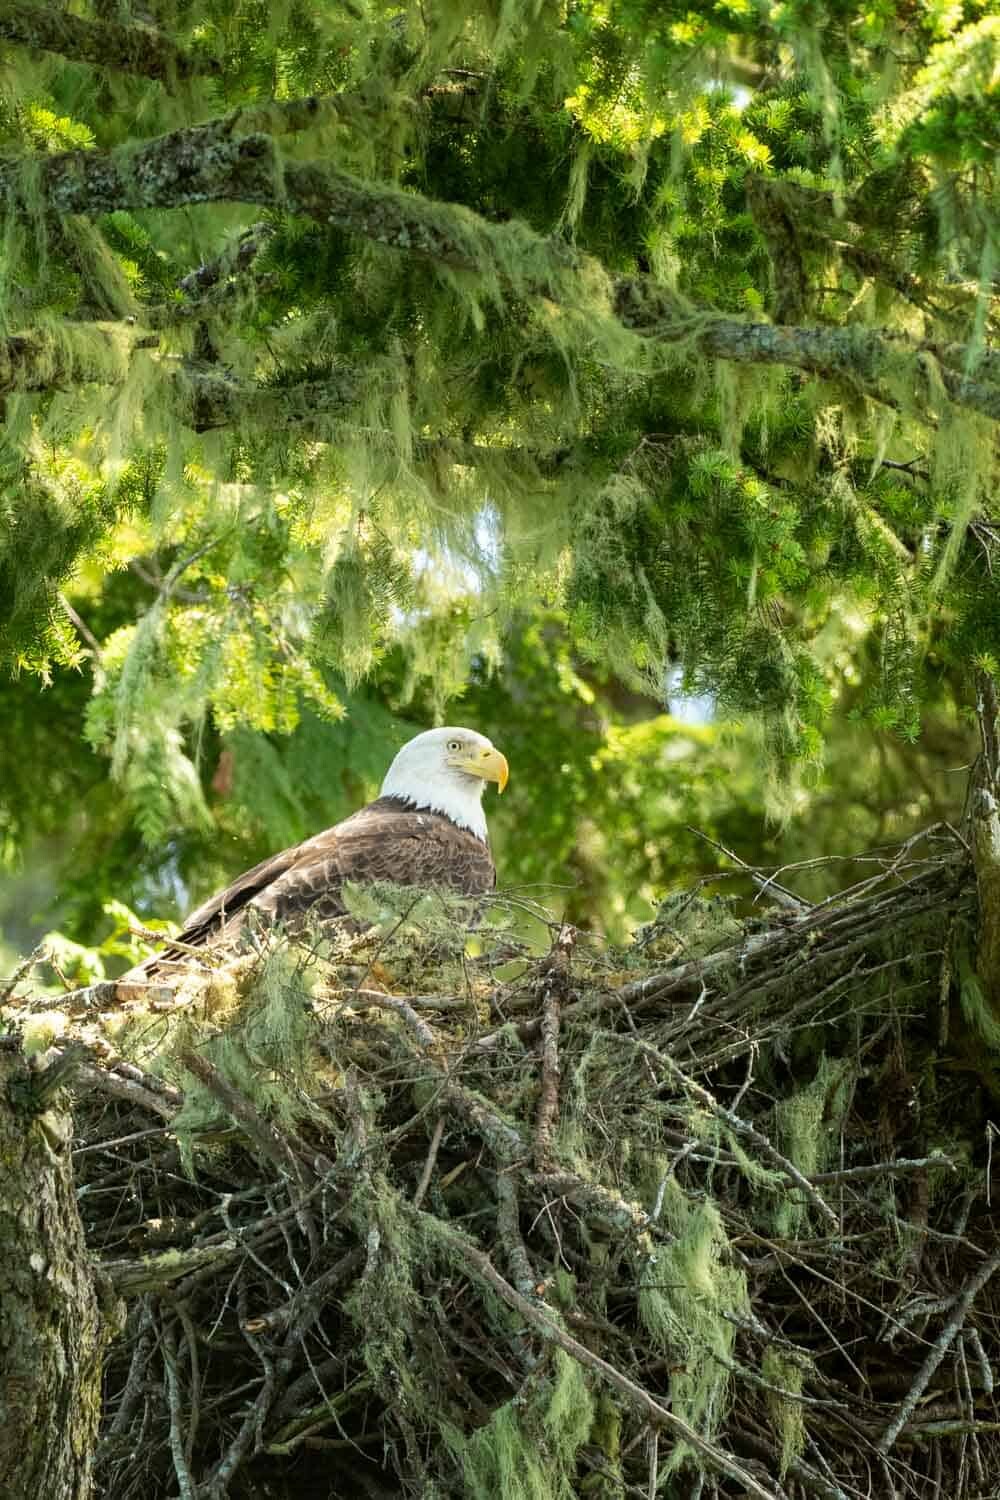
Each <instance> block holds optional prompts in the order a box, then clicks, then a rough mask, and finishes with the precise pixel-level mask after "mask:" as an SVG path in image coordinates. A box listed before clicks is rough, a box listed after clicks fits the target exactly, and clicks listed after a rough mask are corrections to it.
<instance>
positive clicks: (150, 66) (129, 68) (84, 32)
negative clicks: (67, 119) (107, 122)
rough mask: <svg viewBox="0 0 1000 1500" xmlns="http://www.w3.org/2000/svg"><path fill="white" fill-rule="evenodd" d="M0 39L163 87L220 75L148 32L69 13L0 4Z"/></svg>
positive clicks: (205, 61) (206, 61)
mask: <svg viewBox="0 0 1000 1500" xmlns="http://www.w3.org/2000/svg"><path fill="white" fill-rule="evenodd" d="M0 38H2V39H3V40H4V41H7V42H17V43H18V44H19V45H21V46H24V47H32V48H34V49H35V50H37V51H39V52H57V53H58V54H59V55H60V56H61V57H66V58H69V59H70V61H72V62H83V63H92V64H93V65H94V66H95V67H98V68H109V69H113V70H114V71H116V72H118V73H136V74H138V75H140V76H141V77H143V78H158V79H160V80H162V81H163V82H169V81H171V80H173V79H176V78H193V77H195V76H196V75H199V74H201V75H206V74H211V73H218V72H219V71H220V67H219V63H218V61H217V60H216V59H215V58H213V57H208V56H205V55H199V54H198V53H197V52H185V51H183V49H182V48H180V47H178V46H177V44H176V43H175V42H173V41H171V39H170V37H168V36H164V34H163V32H161V31H156V30H154V29H153V27H151V26H137V25H133V26H123V25H121V24H120V23H119V22H116V21H88V20H85V19H84V17H82V16H75V15H72V14H71V12H70V11H68V10H53V9H51V8H50V7H49V6H47V5H30V4H26V3H19V0H4V3H2V4H0Z"/></svg>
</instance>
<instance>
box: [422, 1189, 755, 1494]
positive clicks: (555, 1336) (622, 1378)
mask: <svg viewBox="0 0 1000 1500" xmlns="http://www.w3.org/2000/svg"><path fill="white" fill-rule="evenodd" d="M423 1217H424V1218H425V1219H427V1220H428V1221H429V1222H428V1224H427V1230H428V1233H430V1234H431V1235H433V1236H434V1237H436V1238H438V1239H444V1240H446V1241H447V1242H448V1243H449V1244H450V1246H451V1248H452V1250H453V1251H454V1252H455V1254H456V1257H457V1259H458V1260H460V1262H461V1263H462V1264H463V1265H464V1266H466V1267H470V1268H471V1269H472V1270H473V1271H475V1273H476V1275H477V1276H478V1277H479V1279H480V1280H481V1281H484V1282H485V1283H486V1285H487V1286H488V1287H490V1288H491V1290H492V1291H494V1292H496V1294H497V1296H498V1297H500V1298H501V1299H502V1300H503V1301H504V1302H506V1303H507V1305H508V1307H512V1308H514V1310H515V1311H516V1312H517V1313H518V1314H519V1315H520V1316H521V1317H522V1318H523V1319H524V1320H525V1322H526V1323H529V1324H530V1325H531V1326H532V1328H535V1329H537V1330H538V1332H539V1333H540V1334H541V1336H542V1337H543V1338H544V1339H547V1340H548V1341H549V1342H550V1343H553V1344H555V1345H557V1346H558V1348H560V1349H562V1350H563V1352H564V1353H566V1354H568V1355H569V1356H570V1358H571V1359H575V1360H576V1362H577V1364H580V1365H582V1366H583V1367H584V1369H585V1370H590V1371H591V1373H592V1374H594V1375H596V1376H597V1377H598V1379H599V1380H602V1381H603V1382H604V1383H605V1385H609V1386H611V1388H612V1389H613V1390H616V1391H618V1392H619V1394H620V1395H622V1396H624V1397H625V1399H626V1400H627V1401H628V1402H629V1404H630V1405H631V1406H633V1407H634V1408H635V1409H636V1410H637V1411H638V1412H640V1413H641V1415H642V1416H643V1417H645V1419H646V1421H647V1422H649V1423H650V1424H651V1425H652V1426H654V1427H658V1428H662V1429H663V1430H664V1431H665V1432H669V1433H672V1434H673V1436H674V1437H675V1438H676V1439H677V1440H678V1441H679V1442H682V1443H686V1444H687V1445H688V1446H689V1447H690V1448H693V1449H694V1451H695V1452H696V1453H698V1454H700V1456H701V1457H702V1458H703V1459H704V1460H705V1462H706V1463H708V1464H710V1465H711V1466H712V1468H713V1469H717V1470H718V1471H719V1472H721V1473H723V1474H728V1476H729V1478H730V1479H734V1480H735V1481H736V1483H737V1484H740V1485H742V1486H743V1488H744V1490H745V1492H746V1494H747V1495H752V1496H754V1500H779V1496H778V1492H777V1491H775V1490H769V1489H765V1488H764V1486H763V1485H762V1484H761V1483H760V1481H759V1480H758V1479H756V1478H755V1477H754V1475H753V1474H752V1473H751V1472H750V1470H749V1469H745V1468H744V1467H743V1465H742V1464H741V1463H739V1462H738V1460H737V1459H735V1458H733V1457H732V1456H731V1455H730V1454H728V1453H726V1452H725V1450H724V1449H722V1448H719V1447H717V1446H716V1445H715V1444H714V1443H711V1442H709V1441H708V1439H707V1438H703V1437H702V1436H701V1434H700V1433H698V1432H696V1431H695V1429H694V1428H693V1427H690V1426H689V1425H688V1424H687V1422H685V1421H683V1420H682V1418H680V1417H678V1416H675V1414H674V1413H673V1412H672V1411H668V1410H667V1408H666V1407H665V1406H661V1404H660V1402H659V1401H657V1400H656V1399H655V1397H653V1396H651V1395H650V1394H649V1392H648V1391H645V1390H643V1388H642V1386H639V1385H636V1383H635V1381H633V1380H630V1379H629V1378H628V1376H627V1375H623V1374H622V1372H621V1371H620V1370H618V1369H616V1368H615V1366H614V1365H611V1364H609V1363H608V1361H607V1360H606V1359H602V1358H601V1357H600V1355H599V1354H594V1353H592V1352H591V1350H590V1349H588V1348H587V1347H586V1346H585V1345H584V1344H581V1343H578V1341H577V1340H576V1339H575V1338H573V1337H572V1335H570V1334H568V1333H566V1332H565V1330H564V1329H562V1328H560V1327H559V1326H558V1324H557V1323H556V1322H555V1321H554V1320H553V1318H552V1315H551V1313H550V1312H549V1310H548V1308H546V1307H544V1305H542V1304H539V1303H537V1302H535V1301H533V1300H532V1299H531V1298H529V1297H524V1296H522V1294H521V1293H520V1292H519V1291H517V1290H516V1288H514V1287H512V1286H511V1284H510V1282H509V1281H507V1280H506V1278H505V1277H503V1276H501V1274H500V1272H499V1271H498V1270H497V1269H496V1267H495V1266H494V1264H493V1262H492V1261H491V1260H490V1258H489V1256H488V1255H486V1254H484V1252H483V1251H482V1250H480V1249H479V1248H478V1247H477V1246H476V1245H474V1244H473V1243H472V1241H471V1240H469V1239H468V1238H467V1237H466V1236H465V1235H464V1234H462V1233H461V1232H460V1231H459V1230H457V1229H453V1228H452V1226H451V1225H450V1224H448V1223H447V1222H446V1221H444V1220H442V1219H433V1220H431V1216H430V1215H429V1214H423Z"/></svg>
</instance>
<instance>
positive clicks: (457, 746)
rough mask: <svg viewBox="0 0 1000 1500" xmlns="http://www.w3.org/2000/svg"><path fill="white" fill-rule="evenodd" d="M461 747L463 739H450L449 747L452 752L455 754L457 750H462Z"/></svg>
mask: <svg viewBox="0 0 1000 1500" xmlns="http://www.w3.org/2000/svg"><path fill="white" fill-rule="evenodd" d="M461 748H462V741H461V740H449V741H448V749H449V750H450V751H451V752H452V754H455V753H456V752H457V751H459V750H461Z"/></svg>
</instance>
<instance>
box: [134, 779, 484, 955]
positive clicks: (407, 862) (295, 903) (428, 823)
mask: <svg viewBox="0 0 1000 1500" xmlns="http://www.w3.org/2000/svg"><path fill="white" fill-rule="evenodd" d="M345 880H353V881H368V880H389V881H394V882H396V883H397V884H402V885H420V886H444V887H446V888H448V889H450V890H454V891H458V892H460V893H461V894H463V895H467V896H474V895H480V894H482V893H484V892H486V891H489V890H492V889H493V886H494V885H495V884H496V870H495V868H494V865H493V859H492V856H491V854H490V851H489V847H488V845H486V844H484V843H483V841H482V839H478V838H477V837H476V836H475V834H473V833H470V832H469V831H468V830H467V829H463V828H459V827H458V826H457V825H456V824H454V823H453V822H452V821H451V819H450V818H446V817H444V816H443V815H442V814H441V813H435V812H427V811H417V810H415V809H413V808H408V807H407V806H406V805H405V804H404V803H401V802H398V801H397V800H396V799H395V798H392V797H380V798H379V799H378V800H377V801H375V802H371V803H369V805H368V806H367V807H363V808H362V809H361V810H360V812H356V813H354V814H353V815H352V816H351V817H349V818H346V819H345V820H344V821H343V822H342V823H337V824H335V825H334V827H333V828H327V829H325V830H324V831H323V832H322V833H317V834H314V835H313V837H312V838H309V839H306V840H305V841H304V843H301V844H296V845H294V846H293V848H291V849H284V850H282V852H281V853H280V854H273V855H271V857H270V858H269V859H264V860H261V862H260V864H259V865H254V867H253V869H252V870H247V871H246V873H245V874H243V875H241V876H240V877H239V878H238V879H237V880H234V881H233V883H232V884H231V885H227V886H226V888H225V890H224V891H219V892H218V894H217V895H215V896H212V897H211V899H210V900H208V901H206V902H205V903H204V904H203V905H202V906H199V907H198V908H197V910H196V911H193V912H192V913H191V915H190V916H189V917H188V919H187V921H186V922H185V924H184V930H183V931H182V932H181V933H179V934H178V937H177V941H178V942H179V943H183V944H185V946H187V947H190V946H195V947H197V946H199V945H200V944H202V943H211V942H212V941H213V940H214V939H216V938H218V937H220V936H221V935H223V934H224V933H225V934H226V935H231V934H233V933H235V932H236V931H237V930H238V928H239V927H240V926H241V925H242V921H243V918H244V916H245V914H246V911H247V909H248V908H251V907H252V908H253V909H254V910H256V911H259V912H261V913H263V914H264V915H265V916H267V917H270V918H271V919H272V920H273V921H279V922H288V923H292V924H294V922H295V920H296V919H297V918H298V919H301V918H303V917H305V916H306V915H308V916H310V917H312V918H314V919H315V920H318V921H321V922H322V921H330V920H332V919H333V918H336V917H341V916H344V915H345V914H346V908H345V906H344V904H343V901H342V900H341V896H340V891H341V888H342V886H343V884H344V881H345ZM182 956H183V949H180V948H174V949H171V947H170V945H169V944H168V945H167V947H166V948H165V949H164V951H163V952H162V953H157V954H154V955H152V957H150V958H148V959H145V960H144V961H143V963H142V964H140V965H138V966H137V968H136V969H134V970H131V971H130V974H131V975H132V976H134V977H148V976H149V974H151V973H153V972H154V971H155V969H156V967H157V965H158V964H159V963H161V962H162V961H163V960H164V959H168V960H169V959H174V958H181V957H182ZM126 977H127V976H126Z"/></svg>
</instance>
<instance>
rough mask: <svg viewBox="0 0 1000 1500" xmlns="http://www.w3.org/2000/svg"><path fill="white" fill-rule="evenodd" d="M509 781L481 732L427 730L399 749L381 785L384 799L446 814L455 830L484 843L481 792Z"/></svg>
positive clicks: (501, 761) (504, 765) (503, 764)
mask: <svg viewBox="0 0 1000 1500" xmlns="http://www.w3.org/2000/svg"><path fill="white" fill-rule="evenodd" d="M488 781H495V782H496V784H497V788H498V789H499V790H500V791H501V792H502V791H503V789H504V787H505V786H506V785H507V762H506V760H505V759H504V757H503V756H502V755H501V754H500V751H499V750H497V749H496V748H495V747H494V746H493V744H492V742H491V741H490V740H488V739H487V738H486V736H485V734H477V733H476V731H475V730H474V729H454V728H450V727H445V728H444V729H428V730H425V731H424V733H423V734H418V735H417V736H416V737H415V738H414V739H412V740H409V741H408V743H407V744H405V745H404V746H403V748H402V750H400V752H399V754H398V755H397V756H396V759H395V760H394V761H393V763H392V765H391V766H390V767H389V770H388V771H387V773H386V778H385V780H384V781H383V783H382V796H383V797H399V798H400V799H401V800H402V801H404V802H408V803H410V804H411V805H412V806H413V807H426V808H429V809H430V810H431V812H439V813H444V815H445V817H446V818H450V819H451V821H452V822H453V823H457V824H458V826H459V828H468V829H469V830H470V832H472V833H474V834H475V835H476V837H477V838H481V839H482V840H483V841H484V843H485V841H486V816H485V814H484V812H483V807H482V801H483V792H484V791H485V790H486V783H487V782H488Z"/></svg>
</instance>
